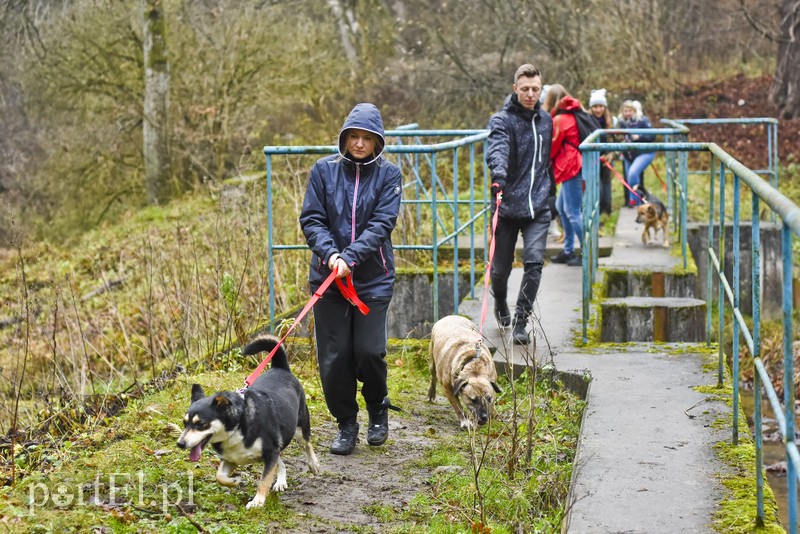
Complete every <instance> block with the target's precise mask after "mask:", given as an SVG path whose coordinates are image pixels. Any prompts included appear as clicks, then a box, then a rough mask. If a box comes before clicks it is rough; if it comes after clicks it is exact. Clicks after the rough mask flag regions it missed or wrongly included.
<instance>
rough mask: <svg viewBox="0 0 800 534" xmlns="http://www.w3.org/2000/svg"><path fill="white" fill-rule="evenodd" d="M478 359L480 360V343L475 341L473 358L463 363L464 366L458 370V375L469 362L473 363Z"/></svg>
mask: <svg viewBox="0 0 800 534" xmlns="http://www.w3.org/2000/svg"><path fill="white" fill-rule="evenodd" d="M480 359H481V342H480V341H476V342H475V356H473V357H472V358H469V359H468V360H465V361H464V365H462V366H461V369H459V371H458V374H461V371H463V370H464V369H465V368H466V367H467V366H468V365H469V364H470V363H471V362H474V361H475V360H480Z"/></svg>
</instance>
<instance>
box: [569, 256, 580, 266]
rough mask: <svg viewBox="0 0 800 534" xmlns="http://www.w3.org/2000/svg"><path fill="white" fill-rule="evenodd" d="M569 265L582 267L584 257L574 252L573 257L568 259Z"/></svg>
mask: <svg viewBox="0 0 800 534" xmlns="http://www.w3.org/2000/svg"><path fill="white" fill-rule="evenodd" d="M567 265H569V266H570V267H582V266H583V259H582V258H581V257H580V256H578V255H577V254H573V255H572V257H571V258H570V259H569V260H567Z"/></svg>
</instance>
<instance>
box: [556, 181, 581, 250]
mask: <svg viewBox="0 0 800 534" xmlns="http://www.w3.org/2000/svg"><path fill="white" fill-rule="evenodd" d="M582 197H583V179H582V178H581V175H580V174H578V175H576V176H574V177H572V178H570V179H569V180H567V181H566V182H562V183H561V188H560V189H559V190H558V198H556V210H558V215H559V216H560V217H561V226H563V227H564V252H565V253H567V254H572V251H573V250H574V249H575V236H576V235H577V236H578V243H580V245H581V246H583V219H582V218H581V202H582Z"/></svg>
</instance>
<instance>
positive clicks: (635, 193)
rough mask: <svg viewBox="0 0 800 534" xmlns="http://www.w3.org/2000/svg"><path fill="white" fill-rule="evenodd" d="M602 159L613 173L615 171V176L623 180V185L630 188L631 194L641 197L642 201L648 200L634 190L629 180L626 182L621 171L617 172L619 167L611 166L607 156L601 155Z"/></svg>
mask: <svg viewBox="0 0 800 534" xmlns="http://www.w3.org/2000/svg"><path fill="white" fill-rule="evenodd" d="M600 161H602V162H603V164H604V165H605V166H606V167H608V168H609V169H611V172H613V173H614V176H616V177H617V179H618V180H619V181H620V182H622V185H624V186H625V187H626V188H627V189H628V191H630V193H631V195H633V196H635V197H636V198H638V199H639V200H640V201H642V202H646V200H645V199H643V198H642V197H641V196H639V194H638V193H637V192H636V191H634V190H633V188H632V187H631V186H629V185H628V182H626V181H625V178H623V177H622V175H621V174H620V173H618V172H617V169H615V168H614V167H612V166H611V164H610V163H609V162H608V161H607V160H606V158H604V157H602V156H601V157H600Z"/></svg>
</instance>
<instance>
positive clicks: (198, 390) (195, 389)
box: [192, 384, 206, 402]
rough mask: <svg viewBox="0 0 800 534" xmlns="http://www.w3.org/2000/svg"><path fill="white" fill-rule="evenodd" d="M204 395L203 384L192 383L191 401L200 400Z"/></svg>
mask: <svg viewBox="0 0 800 534" xmlns="http://www.w3.org/2000/svg"><path fill="white" fill-rule="evenodd" d="M205 396H206V394H205V392H204V391H203V386H201V385H200V384H192V402H194V401H196V400H200V399H202V398H203V397H205Z"/></svg>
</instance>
